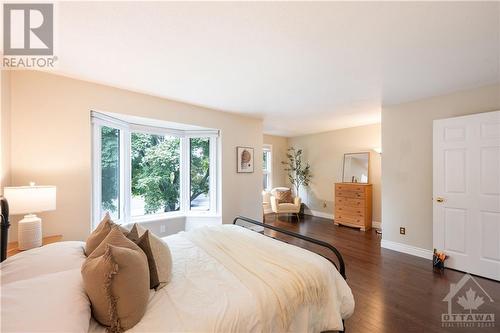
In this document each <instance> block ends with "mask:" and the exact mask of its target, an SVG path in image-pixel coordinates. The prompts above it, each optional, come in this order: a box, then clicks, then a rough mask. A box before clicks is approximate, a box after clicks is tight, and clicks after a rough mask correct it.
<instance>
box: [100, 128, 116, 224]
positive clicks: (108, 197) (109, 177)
mask: <svg viewBox="0 0 500 333" xmlns="http://www.w3.org/2000/svg"><path fill="white" fill-rule="evenodd" d="M106 211H108V212H109V213H110V215H111V218H112V219H114V220H118V219H119V218H120V130H118V129H116V128H110V127H106V126H103V127H101V212H102V213H103V214H104V212H106Z"/></svg>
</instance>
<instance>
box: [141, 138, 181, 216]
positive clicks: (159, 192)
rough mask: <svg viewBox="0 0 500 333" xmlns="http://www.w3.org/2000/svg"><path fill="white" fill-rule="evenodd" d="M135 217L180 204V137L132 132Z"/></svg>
mask: <svg viewBox="0 0 500 333" xmlns="http://www.w3.org/2000/svg"><path fill="white" fill-rule="evenodd" d="M131 144H132V156H131V160H132V184H131V185H132V199H131V213H132V216H141V215H149V214H158V213H163V212H170V211H176V210H179V207H180V189H179V187H180V172H179V169H180V139H179V138H176V137H169V136H161V135H153V134H145V133H132V135H131Z"/></svg>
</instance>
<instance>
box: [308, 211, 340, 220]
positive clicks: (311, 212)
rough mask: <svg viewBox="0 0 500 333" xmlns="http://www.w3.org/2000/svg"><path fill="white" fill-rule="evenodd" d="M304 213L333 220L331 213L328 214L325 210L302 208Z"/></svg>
mask: <svg viewBox="0 0 500 333" xmlns="http://www.w3.org/2000/svg"><path fill="white" fill-rule="evenodd" d="M304 214H306V215H312V216H317V217H322V218H324V219H330V220H333V214H329V213H325V212H320V211H319V210H312V209H304Z"/></svg>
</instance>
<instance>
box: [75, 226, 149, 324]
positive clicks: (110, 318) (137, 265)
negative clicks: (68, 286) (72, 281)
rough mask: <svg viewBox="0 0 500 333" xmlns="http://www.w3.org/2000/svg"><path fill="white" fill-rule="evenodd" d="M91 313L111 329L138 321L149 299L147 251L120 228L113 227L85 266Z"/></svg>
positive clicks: (83, 271)
mask: <svg viewBox="0 0 500 333" xmlns="http://www.w3.org/2000/svg"><path fill="white" fill-rule="evenodd" d="M82 277H83V284H84V287H85V291H86V293H87V295H88V297H89V299H90V302H91V304H92V315H93V316H94V318H95V319H96V320H97V321H98V322H99V323H100V324H102V325H104V326H106V327H108V331H110V332H123V331H124V330H127V329H129V328H132V327H133V326H134V325H135V324H137V323H138V322H139V321H140V320H141V318H142V317H143V316H144V313H145V312H146V307H147V304H148V299H149V268H148V260H147V257H146V255H145V254H144V252H143V251H142V250H141V249H140V248H139V247H138V246H137V245H136V244H134V242H132V241H131V240H129V239H127V238H126V237H125V236H124V235H123V233H122V232H121V231H120V229H119V228H117V227H114V228H112V229H111V231H110V232H109V234H108V235H107V236H106V238H105V239H104V240H103V241H102V242H101V244H100V245H99V246H98V247H97V248H96V249H95V250H94V251H93V252H92V253H91V255H90V256H89V257H88V258H87V259H86V260H85V262H84V264H83V266H82Z"/></svg>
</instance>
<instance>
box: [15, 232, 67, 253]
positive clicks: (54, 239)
mask: <svg viewBox="0 0 500 333" xmlns="http://www.w3.org/2000/svg"><path fill="white" fill-rule="evenodd" d="M61 240H62V235H53V236H47V237H43V239H42V245H47V244H52V243H57V242H60V241H61ZM20 252H23V251H21V250H19V248H18V243H17V242H10V243H9V244H8V245H7V258H8V257H12V256H13V255H15V254H18V253H20Z"/></svg>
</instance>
